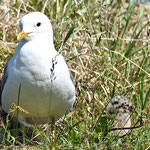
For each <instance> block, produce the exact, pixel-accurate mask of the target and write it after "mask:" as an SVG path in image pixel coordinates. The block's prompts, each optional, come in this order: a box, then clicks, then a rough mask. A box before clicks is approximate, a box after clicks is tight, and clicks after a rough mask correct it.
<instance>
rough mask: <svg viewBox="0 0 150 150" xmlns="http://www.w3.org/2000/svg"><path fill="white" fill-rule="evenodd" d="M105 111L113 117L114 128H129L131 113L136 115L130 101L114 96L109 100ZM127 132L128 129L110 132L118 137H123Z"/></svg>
mask: <svg viewBox="0 0 150 150" xmlns="http://www.w3.org/2000/svg"><path fill="white" fill-rule="evenodd" d="M106 111H107V112H108V113H109V114H110V115H113V114H114V115H115V126H114V127H115V128H126V127H131V113H134V112H136V113H137V111H136V110H135V109H134V107H133V105H132V103H131V101H129V100H128V99H127V98H126V97H124V96H121V95H118V96H115V97H114V98H113V99H111V101H110V102H109V104H108V105H107V107H106ZM128 132H129V129H126V130H117V131H112V133H116V134H117V135H119V136H123V135H125V134H126V133H128Z"/></svg>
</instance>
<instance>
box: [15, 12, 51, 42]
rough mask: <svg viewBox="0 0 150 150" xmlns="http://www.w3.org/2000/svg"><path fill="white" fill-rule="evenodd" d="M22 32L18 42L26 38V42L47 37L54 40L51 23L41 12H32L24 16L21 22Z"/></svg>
mask: <svg viewBox="0 0 150 150" xmlns="http://www.w3.org/2000/svg"><path fill="white" fill-rule="evenodd" d="M20 30H21V32H20V33H19V34H18V36H17V40H21V39H23V38H24V39H25V40H26V41H30V40H33V39H35V38H42V37H45V36H46V37H49V38H50V39H53V30H52V26H51V23H50V21H49V19H48V17H47V16H46V15H44V14H43V13H41V12H31V13H29V14H27V15H25V16H23V17H22V18H21V20H20Z"/></svg>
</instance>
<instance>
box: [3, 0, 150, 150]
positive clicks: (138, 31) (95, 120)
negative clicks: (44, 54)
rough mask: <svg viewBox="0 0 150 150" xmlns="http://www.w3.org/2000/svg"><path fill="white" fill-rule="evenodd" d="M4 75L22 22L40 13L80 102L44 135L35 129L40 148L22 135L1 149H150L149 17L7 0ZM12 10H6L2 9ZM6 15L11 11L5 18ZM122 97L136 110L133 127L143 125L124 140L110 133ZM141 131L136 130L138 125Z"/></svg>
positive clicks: (123, 8) (124, 10) (140, 12)
mask: <svg viewBox="0 0 150 150" xmlns="http://www.w3.org/2000/svg"><path fill="white" fill-rule="evenodd" d="M0 7H1V9H0V12H1V14H2V15H1V16H0V74H1V76H2V72H3V68H4V65H5V63H6V61H7V60H8V58H9V57H11V56H12V54H13V53H14V51H15V48H16V46H17V40H16V36H17V33H18V32H19V28H18V19H19V18H20V17H21V16H23V15H24V14H26V13H28V12H31V11H42V12H44V13H45V14H46V15H47V16H48V17H49V18H50V20H51V22H52V25H53V30H54V43H55V48H56V49H57V50H58V51H59V52H60V53H61V54H62V55H63V56H64V57H65V58H66V59H67V62H68V65H69V68H70V70H71V72H72V74H73V76H74V79H75V86H76V95H77V98H76V102H75V105H74V107H73V110H72V113H68V114H67V115H66V117H65V118H64V119H63V120H62V121H59V122H57V123H56V124H55V126H53V127H49V128H48V129H47V130H46V131H44V130H43V129H42V128H40V127H37V126H35V127H34V135H38V134H39V136H38V138H40V140H39V141H36V140H34V139H30V138H28V137H27V136H26V135H25V132H24V130H23V129H21V130H23V131H22V132H23V134H24V136H23V141H24V143H23V144H21V143H19V142H18V139H17V138H14V136H13V135H12V133H11V132H10V131H9V130H8V129H7V127H4V126H3V128H2V129H1V131H2V132H4V133H7V139H4V140H3V143H2V145H1V148H8V147H11V148H13V147H14V148H16V149H21V148H22V147H25V148H29V149H41V148H43V149H48V148H50V149H90V150H91V149H93V150H94V149H118V150H120V149H140V150H142V149H146V148H148V147H150V123H149V119H150V103H149V100H150V62H149V59H150V48H149V47H150V45H149V35H148V32H149V31H148V28H149V22H148V19H147V18H148V14H149V12H148V9H147V8H146V6H145V5H142V4H141V5H138V4H135V3H125V2H123V1H120V3H119V1H118V3H117V2H116V3H115V2H113V1H112V3H110V4H107V3H106V2H105V1H102V0H101V1H99V2H98V1H94V0H91V1H85V0H83V1H79V0H77V1H71V0H64V1H60V0H56V2H55V1H52V0H45V1H42V0H38V1H36V0H29V1H26V0H25V1H16V3H14V2H13V1H12V2H11V3H10V2H9V1H7V0H5V1H4V0H3V1H2V2H1V3H0ZM4 8H8V9H4ZM7 10H9V11H8V12H7ZM115 95H124V96H126V97H127V98H128V99H130V100H131V101H132V103H133V105H134V106H135V108H136V109H137V110H138V114H133V116H132V122H133V126H134V125H135V124H136V123H137V122H138V119H140V118H142V119H143V121H144V122H145V125H144V126H142V127H140V128H137V129H133V130H132V131H131V133H130V134H128V135H126V136H124V137H122V138H119V137H117V136H113V135H111V134H110V133H108V134H107V136H105V133H106V130H108V129H109V128H110V127H111V125H112V124H111V123H110V122H109V118H108V116H107V115H106V112H105V106H106V105H107V104H108V102H109V101H110V99H111V98H112V97H113V96H115ZM137 125H139V122H138V124H137Z"/></svg>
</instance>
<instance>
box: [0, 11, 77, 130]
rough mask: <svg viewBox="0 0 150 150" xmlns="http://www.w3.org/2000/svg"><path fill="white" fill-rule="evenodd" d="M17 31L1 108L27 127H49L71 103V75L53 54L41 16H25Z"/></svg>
mask: <svg viewBox="0 0 150 150" xmlns="http://www.w3.org/2000/svg"><path fill="white" fill-rule="evenodd" d="M20 30H21V32H20V33H19V34H18V36H17V39H18V40H20V42H19V44H18V46H17V48H16V52H15V54H14V55H13V56H12V57H11V58H10V59H9V60H8V62H7V63H6V65H5V68H4V75H3V77H2V79H1V82H0V104H1V108H2V110H3V112H5V113H7V114H9V115H10V116H12V117H13V118H15V119H17V120H19V122H20V123H21V124H23V125H24V126H27V127H30V126H31V125H34V124H47V123H52V122H53V121H55V120H58V119H59V118H61V117H62V116H63V115H65V114H66V112H67V111H69V110H70V109H71V108H72V106H73V104H74V102H75V86H74V80H73V77H72V74H71V72H70V70H69V69H68V66H67V64H66V60H65V59H64V57H63V56H62V55H61V54H59V53H58V52H57V51H56V50H55V47H54V44H53V30H52V26H51V23H50V21H49V19H48V17H47V16H46V15H45V14H43V13H41V12H30V13H29V14H26V15H25V16H23V17H22V18H21V20H20ZM14 108H16V110H15V109H14ZM13 110H14V111H13Z"/></svg>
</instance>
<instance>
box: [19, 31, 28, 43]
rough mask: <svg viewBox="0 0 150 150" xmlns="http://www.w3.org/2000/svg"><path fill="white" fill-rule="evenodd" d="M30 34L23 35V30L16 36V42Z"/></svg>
mask: <svg viewBox="0 0 150 150" xmlns="http://www.w3.org/2000/svg"><path fill="white" fill-rule="evenodd" d="M29 34H30V33H25V32H24V31H23V30H22V31H21V32H20V33H19V34H18V36H17V40H18V41H20V40H21V39H23V38H24V37H27V36H28V35H29Z"/></svg>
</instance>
